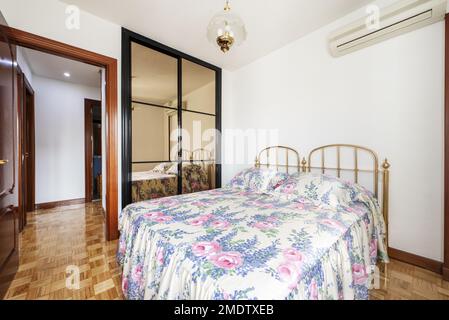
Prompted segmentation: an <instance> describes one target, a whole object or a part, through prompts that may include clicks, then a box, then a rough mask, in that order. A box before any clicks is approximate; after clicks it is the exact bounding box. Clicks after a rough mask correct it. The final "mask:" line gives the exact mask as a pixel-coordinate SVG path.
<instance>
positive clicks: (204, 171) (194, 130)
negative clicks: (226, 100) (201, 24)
mask: <svg viewBox="0 0 449 320" xmlns="http://www.w3.org/2000/svg"><path fill="white" fill-rule="evenodd" d="M215 79H216V72H215V71H214V70H212V69H209V68H207V67H204V66H201V65H199V64H196V63H193V62H191V61H188V60H185V59H183V60H182V149H183V150H184V151H186V150H188V151H189V152H190V158H189V159H188V160H187V161H186V159H183V164H182V192H183V193H193V192H200V191H206V190H210V189H214V188H215V187H216V181H215V180H216V179H215V176H216V165H215V161H216V152H215V148H216V127H215V124H216V96H215V95H216V83H215Z"/></svg>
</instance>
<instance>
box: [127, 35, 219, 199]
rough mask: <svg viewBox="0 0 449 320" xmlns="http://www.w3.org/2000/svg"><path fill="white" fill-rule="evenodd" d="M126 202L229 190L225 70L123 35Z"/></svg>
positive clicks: (152, 43)
mask: <svg viewBox="0 0 449 320" xmlns="http://www.w3.org/2000/svg"><path fill="white" fill-rule="evenodd" d="M122 79H123V82H122V133H123V136H122V205H123V207H125V206H126V205H128V204H130V203H133V202H140V201H146V200H151V199H157V198H162V197H168V196H174V195H179V194H188V193H194V192H201V191H206V190H210V189H215V188H220V187H221V166H220V150H221V140H220V139H221V69H220V68H218V67H216V66H214V65H211V64H209V63H207V62H204V61H201V60H199V59H197V58H194V57H192V56H189V55H187V54H185V53H183V52H180V51H178V50H175V49H173V48H170V47H167V46H165V45H163V44H160V43H158V42H155V41H153V40H151V39H148V38H146V37H143V36H141V35H139V34H136V33H134V32H131V31H129V30H127V29H123V30H122Z"/></svg>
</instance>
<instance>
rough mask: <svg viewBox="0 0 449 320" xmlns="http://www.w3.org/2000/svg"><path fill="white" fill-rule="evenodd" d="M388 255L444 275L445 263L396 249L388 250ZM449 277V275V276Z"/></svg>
mask: <svg viewBox="0 0 449 320" xmlns="http://www.w3.org/2000/svg"><path fill="white" fill-rule="evenodd" d="M388 255H389V256H390V258H392V259H395V260H399V261H402V262H405V263H409V264H412V265H414V266H417V267H421V268H423V269H426V270H429V271H432V272H435V273H438V274H443V263H442V262H439V261H436V260H432V259H429V258H425V257H421V256H418V255H416V254H413V253H409V252H405V251H401V250H398V249H394V248H388ZM448 275H449V274H448Z"/></svg>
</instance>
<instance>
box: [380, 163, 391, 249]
mask: <svg viewBox="0 0 449 320" xmlns="http://www.w3.org/2000/svg"><path fill="white" fill-rule="evenodd" d="M390 167H391V165H390V163H389V162H388V160H387V159H385V161H384V162H383V164H382V169H383V179H382V192H383V194H382V212H383V216H384V220H385V225H386V229H387V234H386V235H385V242H386V245H387V248H388V213H389V212H388V207H389V191H390V190H389V184H390Z"/></svg>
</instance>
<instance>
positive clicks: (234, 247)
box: [118, 187, 388, 300]
mask: <svg viewBox="0 0 449 320" xmlns="http://www.w3.org/2000/svg"><path fill="white" fill-rule="evenodd" d="M358 192H359V194H358V195H357V197H355V199H357V202H355V203H353V205H351V206H339V207H337V208H334V209H330V208H329V207H320V206H316V205H315V204H313V203H312V202H307V201H306V200H304V201H301V202H294V201H287V200H282V199H280V198H279V197H276V196H275V195H273V194H271V195H270V194H260V193H259V194H256V193H252V192H248V191H242V190H240V189H232V188H230V187H229V188H224V189H218V190H211V191H206V192H201V193H196V194H191V195H184V196H175V197H170V198H163V199H157V200H153V201H148V202H141V203H136V204H133V205H130V206H128V207H127V208H125V209H124V210H123V211H122V213H121V214H120V219H119V220H120V221H119V224H120V232H121V237H120V241H119V250H118V261H119V263H120V264H121V265H122V266H123V283H122V287H123V292H124V294H125V296H126V297H127V298H128V299H216V300H224V299H367V298H368V288H369V285H370V282H371V280H372V273H373V272H372V271H373V268H374V266H375V265H376V263H377V261H378V260H383V261H388V257H387V254H386V251H385V246H384V236H385V224H384V221H383V218H382V215H381V213H380V210H379V206H378V204H377V201H376V200H374V199H373V197H372V195H371V194H370V193H369V192H368V191H364V190H363V189H358ZM336 261H339V262H338V263H336Z"/></svg>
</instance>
